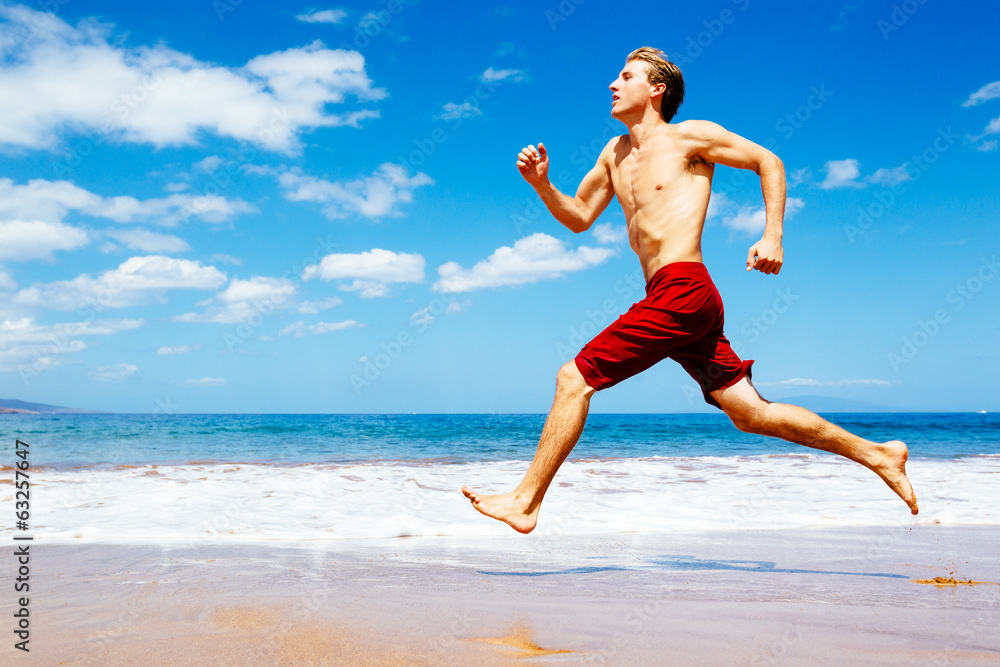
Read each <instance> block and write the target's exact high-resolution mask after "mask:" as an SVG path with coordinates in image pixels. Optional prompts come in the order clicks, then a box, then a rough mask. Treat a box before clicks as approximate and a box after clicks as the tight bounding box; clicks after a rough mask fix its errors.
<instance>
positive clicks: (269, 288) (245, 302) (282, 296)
mask: <svg viewBox="0 0 1000 667" xmlns="http://www.w3.org/2000/svg"><path fill="white" fill-rule="evenodd" d="M297 289H298V287H297V286H296V284H295V283H294V282H292V281H291V280H286V279H285V278H269V277H266V276H254V277H252V278H250V280H239V279H238V278H233V279H232V281H230V283H229V286H228V287H226V289H224V290H222V291H221V292H219V293H218V294H216V295H215V296H214V297H213V298H211V299H206V300H205V301H203V302H201V303H199V305H204V306H207V308H206V310H205V312H203V313H193V312H191V313H185V314H183V315H178V316H176V317H174V319H175V320H177V321H179V322H219V323H223V324H235V323H237V322H245V321H247V319H248V318H249V317H251V316H252V315H254V314H256V315H257V316H260V315H263V314H267V313H270V312H272V311H273V310H275V309H277V308H285V307H288V306H290V305H292V298H293V297H294V296H295V293H296V291H297Z"/></svg>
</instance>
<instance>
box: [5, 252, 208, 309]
mask: <svg viewBox="0 0 1000 667" xmlns="http://www.w3.org/2000/svg"><path fill="white" fill-rule="evenodd" d="M225 280H226V274H224V273H222V272H221V271H219V270H218V269H216V268H215V267H214V266H202V265H201V264H199V263H198V262H194V261H191V260H186V259H175V258H173V257H164V256H162V255H147V256H144V257H130V258H129V259H127V260H125V261H124V262H122V263H121V264H120V265H119V266H118V268H117V269H112V270H110V271H105V272H104V273H102V274H101V275H100V276H98V277H97V278H91V277H90V275H88V274H82V275H79V276H77V277H76V278H74V279H72V280H58V281H55V282H51V283H47V284H40V285H37V284H36V285H33V286H31V287H28V288H25V289H22V290H21V291H19V292H18V293H17V294H16V295H14V298H13V301H14V303H16V304H19V305H26V306H41V307H44V308H52V309H54V310H76V309H77V308H82V307H85V306H94V305H99V306H100V307H102V308H124V307H126V306H136V305H140V304H143V303H147V302H149V301H151V300H153V299H154V298H155V299H158V300H159V301H160V302H164V301H166V299H165V298H164V297H163V293H164V292H166V291H167V290H171V289H215V288H216V287H218V286H219V285H221V284H222V283H223V282H225Z"/></svg>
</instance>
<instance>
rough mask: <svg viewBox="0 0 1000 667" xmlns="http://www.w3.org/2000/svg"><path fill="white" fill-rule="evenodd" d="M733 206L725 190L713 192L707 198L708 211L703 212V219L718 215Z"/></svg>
mask: <svg viewBox="0 0 1000 667" xmlns="http://www.w3.org/2000/svg"><path fill="white" fill-rule="evenodd" d="M733 206H734V204H733V202H732V200H730V199H729V197H728V196H726V193H725V192H713V193H712V195H711V198H710V199H709V200H708V211H707V212H706V213H705V219H706V220H707V219H708V218H714V217H716V216H720V215H722V214H724V213H725V212H726V211H728V210H730V209H732V207H733Z"/></svg>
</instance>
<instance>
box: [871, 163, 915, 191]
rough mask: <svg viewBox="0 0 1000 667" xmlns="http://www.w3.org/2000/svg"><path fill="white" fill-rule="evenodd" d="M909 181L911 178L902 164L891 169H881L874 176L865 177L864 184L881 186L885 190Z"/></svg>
mask: <svg viewBox="0 0 1000 667" xmlns="http://www.w3.org/2000/svg"><path fill="white" fill-rule="evenodd" d="M911 179H912V176H910V174H909V173H907V171H906V165H905V164H902V165H900V166H898V167H892V168H891V169H887V168H885V167H882V168H881V169H879V170H878V171H876V172H875V173H874V174H871V175H870V176H866V177H865V181H866V182H868V183H874V184H875V185H882V186H885V187H887V188H890V187H892V186H894V185H898V184H899V183H903V182H905V181H909V180H911Z"/></svg>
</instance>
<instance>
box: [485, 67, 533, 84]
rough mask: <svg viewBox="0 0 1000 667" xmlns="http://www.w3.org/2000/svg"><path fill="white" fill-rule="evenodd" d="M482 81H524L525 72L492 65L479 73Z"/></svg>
mask: <svg viewBox="0 0 1000 667" xmlns="http://www.w3.org/2000/svg"><path fill="white" fill-rule="evenodd" d="M479 79H480V81H482V82H483V83H496V82H498V81H506V80H508V79H509V80H511V81H523V80H524V72H522V71H521V70H519V69H499V70H498V69H493V68H492V67H490V68H489V69H487V70H486V71H485V72H483V73H482V74H480V75H479Z"/></svg>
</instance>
